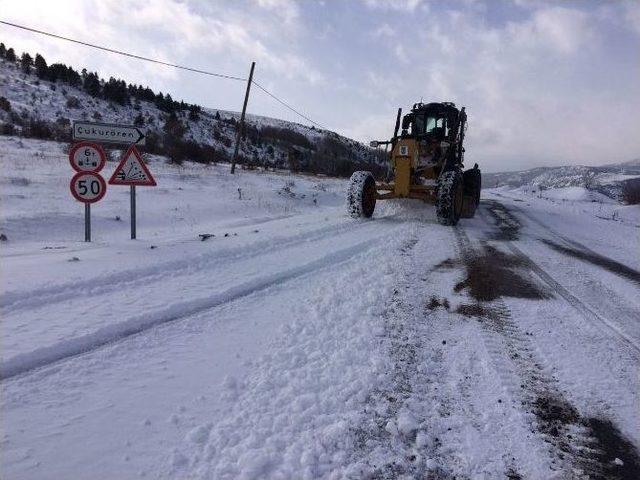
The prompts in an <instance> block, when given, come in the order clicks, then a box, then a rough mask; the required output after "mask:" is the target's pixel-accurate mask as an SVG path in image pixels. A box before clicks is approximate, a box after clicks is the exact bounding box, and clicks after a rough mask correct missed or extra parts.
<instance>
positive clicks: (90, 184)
mask: <svg viewBox="0 0 640 480" xmlns="http://www.w3.org/2000/svg"><path fill="white" fill-rule="evenodd" d="M70 188H71V195H73V196H74V198H75V199H76V200H78V201H79V202H82V203H95V202H98V201H100V199H102V197H104V195H105V193H107V183H106V182H105V181H104V178H102V177H101V176H100V175H99V174H97V173H93V172H79V173H76V174H75V175H74V176H73V178H72V179H71V185H70Z"/></svg>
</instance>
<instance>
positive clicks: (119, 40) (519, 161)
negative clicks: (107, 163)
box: [0, 0, 640, 171]
mask: <svg viewBox="0 0 640 480" xmlns="http://www.w3.org/2000/svg"><path fill="white" fill-rule="evenodd" d="M0 19H2V20H6V21H10V22H14V23H21V24H24V25H28V26H31V27H33V28H38V29H43V30H49V31H52V32H55V33H58V34H61V35H66V36H70V37H73V38H77V39H80V40H84V41H87V42H92V43H97V44H100V45H105V46H110V47H111V48H115V49H121V50H126V51H130V52H132V53H136V54H139V55H143V56H149V57H153V58H158V59H161V60H164V61H167V62H172V63H179V64H183V65H189V66H192V67H196V68H201V69H205V70H211V71H215V72H221V73H226V74H231V75H237V76H241V77H245V76H246V75H247V74H248V69H249V65H250V62H251V61H252V60H255V61H256V62H257V66H256V73H255V78H256V80H257V81H258V82H260V83H261V84H262V85H264V86H265V87H266V88H268V89H270V90H271V91H272V92H274V93H275V94H276V95H278V96H280V97H282V98H283V99H284V100H286V101H287V102H289V103H291V104H292V105H294V106H295V107H296V108H298V109H299V110H301V111H302V112H304V113H305V114H306V115H308V116H309V117H311V118H312V119H313V120H315V121H317V122H319V123H321V124H323V125H326V126H327V127H329V128H330V129H332V130H335V131H337V132H339V133H341V134H343V135H346V136H350V137H353V138H356V139H358V140H362V141H367V142H368V141H369V140H371V139H386V138H388V137H389V136H390V135H391V133H392V129H393V124H394V120H395V112H396V110H397V108H398V107H403V108H405V109H406V108H409V107H410V106H411V105H412V104H413V103H414V102H416V101H420V100H423V101H425V102H426V101H453V102H455V103H456V104H457V105H465V106H466V107H467V111H468V114H469V122H470V125H469V131H468V145H467V160H468V161H471V162H472V161H477V162H478V163H480V164H481V166H483V168H484V169H485V170H486V171H499V170H516V169H522V168H529V167H533V166H541V165H558V164H567V163H577V164H590V165H596V164H603V163H611V162H617V161H625V160H630V159H633V158H638V157H640V119H639V115H640V1H638V0H630V1H623V0H620V1H595V0H594V1H589V0H580V1H556V2H552V1H544V0H514V1H512V2H507V1H500V0H486V1H481V0H475V1H474V0H460V1H456V0H451V1H430V0H397V1H396V0H342V1H340V0H324V1H311V0H308V1H300V2H296V1H294V0H236V1H222V0H220V1H205V0H202V1H198V0H181V1H179V0H147V1H141V0H137V1H133V0H69V1H64V0H57V1H55V2H52V1H45V0H42V1H30V0H0ZM0 40H2V41H3V42H5V43H6V44H7V45H9V46H13V47H14V48H15V49H16V51H17V52H18V53H20V52H22V51H29V52H31V53H32V54H33V53H34V52H39V53H42V54H43V55H44V56H45V58H47V60H48V61H49V62H50V63H51V62H54V61H61V62H64V63H68V64H72V65H74V66H75V67H78V68H82V67H86V68H87V69H89V70H96V71H98V72H99V73H100V74H101V75H102V76H104V77H109V76H112V75H113V76H117V77H121V78H124V79H126V80H127V81H129V82H132V83H142V84H145V85H149V86H150V87H152V88H153V89H154V90H161V91H163V92H170V93H171V94H172V96H173V97H174V98H177V99H184V100H185V101H188V102H195V103H199V104H201V105H203V106H208V107H214V108H221V109H228V110H239V109H240V106H241V104H242V99H243V95H244V85H243V84H242V83H241V82H234V81H231V80H222V79H216V78H211V77H206V76H201V75H196V74H193V73H188V72H183V71H178V70H175V69H171V68H166V67H161V66H157V65H152V64H147V63H144V62H140V61H136V60H133V59H127V58H123V57H119V56H115V55H112V54H108V53H105V52H100V51H96V50H92V49H90V48H86V47H82V46H78V45H74V44H70V43H65V42H62V41H59V40H55V39H50V38H46V37H41V36H37V35H34V34H30V33H27V32H22V31H20V30H16V29H14V28H12V27H8V26H5V25H0ZM249 112H250V113H256V114H261V115H267V116H273V117H278V118H285V119H290V120H295V121H302V123H305V122H304V120H301V119H300V118H297V117H296V116H295V115H294V114H292V113H291V112H289V111H287V110H286V109H284V108H283V107H282V106H281V105H279V104H278V103H276V102H274V101H273V100H272V99H270V98H269V97H267V96H266V95H264V94H263V93H262V92H260V91H258V90H256V91H255V92H254V94H253V95H252V97H251V100H250V103H249Z"/></svg>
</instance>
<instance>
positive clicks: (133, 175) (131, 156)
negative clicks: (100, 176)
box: [109, 145, 156, 187]
mask: <svg viewBox="0 0 640 480" xmlns="http://www.w3.org/2000/svg"><path fill="white" fill-rule="evenodd" d="M109 184H110V185H131V186H136V185H140V186H146V187H155V186H156V181H155V179H154V178H153V175H151V172H150V171H149V169H148V168H147V166H146V165H145V164H144V162H143V161H142V157H141V156H140V152H138V149H137V148H136V147H135V146H134V145H131V146H130V147H129V149H128V150H127V151H126V153H125V154H124V155H123V156H122V160H120V163H119V164H118V166H117V167H116V169H115V171H114V172H113V175H111V178H110V179H109Z"/></svg>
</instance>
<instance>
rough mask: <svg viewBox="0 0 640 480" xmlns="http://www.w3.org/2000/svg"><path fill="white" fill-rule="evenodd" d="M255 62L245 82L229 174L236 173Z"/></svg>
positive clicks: (252, 63)
mask: <svg viewBox="0 0 640 480" xmlns="http://www.w3.org/2000/svg"><path fill="white" fill-rule="evenodd" d="M255 66H256V62H251V70H250V71H249V80H247V91H246V92H245V94H244V104H243V105H242V113H241V114H240V124H239V125H238V133H237V135H236V146H235V148H234V149H233V158H232V159H231V173H235V172H236V161H237V160H238V149H239V148H240V137H241V136H242V131H243V130H244V114H245V113H246V111H247V103H248V102H249V91H250V90H251V82H252V81H253V69H254V68H255Z"/></svg>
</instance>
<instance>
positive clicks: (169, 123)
mask: <svg viewBox="0 0 640 480" xmlns="http://www.w3.org/2000/svg"><path fill="white" fill-rule="evenodd" d="M163 128H164V133H165V134H166V136H167V140H168V141H171V140H179V139H181V138H182V136H183V135H184V133H185V131H186V129H185V128H184V125H182V123H181V122H180V120H179V119H178V116H177V115H176V114H175V112H171V113H170V114H169V115H168V116H167V120H166V121H165V123H164V127H163Z"/></svg>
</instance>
